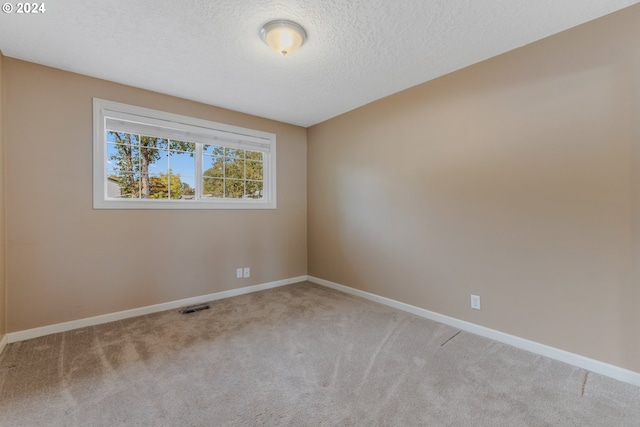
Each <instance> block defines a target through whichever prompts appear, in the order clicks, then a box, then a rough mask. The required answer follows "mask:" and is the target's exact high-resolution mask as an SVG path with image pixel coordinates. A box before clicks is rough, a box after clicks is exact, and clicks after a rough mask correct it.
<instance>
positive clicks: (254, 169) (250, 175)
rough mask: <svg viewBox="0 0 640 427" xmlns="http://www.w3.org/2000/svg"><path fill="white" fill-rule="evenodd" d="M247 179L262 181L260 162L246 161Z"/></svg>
mask: <svg viewBox="0 0 640 427" xmlns="http://www.w3.org/2000/svg"><path fill="white" fill-rule="evenodd" d="M246 167H247V179H256V180H259V181H262V162H251V161H249V160H247V161H246Z"/></svg>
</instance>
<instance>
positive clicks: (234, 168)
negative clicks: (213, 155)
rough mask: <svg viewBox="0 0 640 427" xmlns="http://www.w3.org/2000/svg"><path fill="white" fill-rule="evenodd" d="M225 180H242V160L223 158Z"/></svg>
mask: <svg viewBox="0 0 640 427" xmlns="http://www.w3.org/2000/svg"><path fill="white" fill-rule="evenodd" d="M225 178H235V179H244V160H242V159H230V158H225Z"/></svg>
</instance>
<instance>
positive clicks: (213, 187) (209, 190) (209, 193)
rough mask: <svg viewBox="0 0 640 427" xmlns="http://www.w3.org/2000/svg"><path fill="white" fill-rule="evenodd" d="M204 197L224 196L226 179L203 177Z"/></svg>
mask: <svg viewBox="0 0 640 427" xmlns="http://www.w3.org/2000/svg"><path fill="white" fill-rule="evenodd" d="M202 195H203V197H205V198H207V197H224V180H222V179H216V178H203V179H202Z"/></svg>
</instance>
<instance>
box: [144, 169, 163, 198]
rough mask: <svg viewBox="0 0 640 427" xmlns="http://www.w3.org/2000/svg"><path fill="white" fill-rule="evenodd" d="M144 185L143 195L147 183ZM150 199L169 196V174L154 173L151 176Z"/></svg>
mask: <svg viewBox="0 0 640 427" xmlns="http://www.w3.org/2000/svg"><path fill="white" fill-rule="evenodd" d="M142 185H143V195H144V194H145V189H144V186H145V183H144V182H143V183H142ZM148 198H149V199H168V198H169V179H168V175H167V174H161V175H159V174H153V175H150V176H149V193H148Z"/></svg>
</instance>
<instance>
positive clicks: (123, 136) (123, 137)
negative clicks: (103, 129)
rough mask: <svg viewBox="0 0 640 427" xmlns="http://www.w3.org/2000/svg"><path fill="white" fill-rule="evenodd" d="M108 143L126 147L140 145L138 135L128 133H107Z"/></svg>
mask: <svg viewBox="0 0 640 427" xmlns="http://www.w3.org/2000/svg"><path fill="white" fill-rule="evenodd" d="M107 142H114V143H117V144H125V145H138V135H134V134H130V133H126V132H114V131H111V130H110V131H107Z"/></svg>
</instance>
